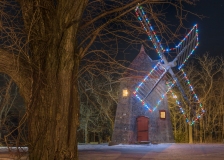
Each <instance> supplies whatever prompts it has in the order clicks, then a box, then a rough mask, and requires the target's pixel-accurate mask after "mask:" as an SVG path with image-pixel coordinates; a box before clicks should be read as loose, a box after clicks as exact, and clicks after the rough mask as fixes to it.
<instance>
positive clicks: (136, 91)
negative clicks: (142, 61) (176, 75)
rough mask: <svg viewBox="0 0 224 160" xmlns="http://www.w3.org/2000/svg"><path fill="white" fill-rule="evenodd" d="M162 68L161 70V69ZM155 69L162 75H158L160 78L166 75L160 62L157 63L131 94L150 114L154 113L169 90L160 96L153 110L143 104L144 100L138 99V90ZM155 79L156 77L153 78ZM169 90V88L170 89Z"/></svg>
mask: <svg viewBox="0 0 224 160" xmlns="http://www.w3.org/2000/svg"><path fill="white" fill-rule="evenodd" d="M161 67H162V69H161ZM156 69H159V70H162V71H163V73H160V74H161V75H160V77H159V79H160V78H162V76H163V75H164V74H165V73H166V69H165V68H164V67H163V66H162V65H161V64H160V62H158V63H157V64H156V65H155V67H154V68H153V69H152V70H151V71H150V72H149V73H148V74H147V76H145V78H144V79H143V81H142V82H140V83H139V85H138V86H137V87H136V89H135V91H134V92H133V94H134V95H135V97H136V98H137V99H138V100H139V101H140V102H141V103H142V105H143V106H145V107H146V108H147V109H148V110H149V111H150V112H152V111H154V110H155V109H156V108H157V107H158V106H159V104H160V103H161V101H162V100H163V99H164V97H165V95H166V94H167V93H168V92H169V89H168V91H167V92H166V93H165V94H163V95H162V97H161V98H160V100H159V101H158V102H157V104H156V105H155V106H154V107H153V110H152V109H151V107H150V106H149V105H148V104H147V103H145V101H144V99H143V98H141V97H140V95H139V94H138V92H139V89H140V88H141V87H142V85H143V84H144V83H145V81H146V80H147V79H148V78H149V77H150V76H152V74H153V73H154V72H155V71H156ZM155 77H157V75H156V76H155ZM170 89H171V88H170Z"/></svg>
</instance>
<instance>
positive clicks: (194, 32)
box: [134, 6, 204, 124]
mask: <svg viewBox="0 0 224 160" xmlns="http://www.w3.org/2000/svg"><path fill="white" fill-rule="evenodd" d="M135 12H136V15H137V17H138V19H139V21H140V22H141V25H142V27H143V28H144V30H145V31H146V33H147V35H148V36H149V39H150V40H151V41H152V43H153V45H154V48H155V50H156V52H157V53H158V54H159V56H160V58H161V61H162V62H163V63H164V64H162V65H161V64H160V63H158V64H157V65H156V66H155V67H154V68H153V69H152V70H151V71H150V73H149V75H148V76H146V78H144V80H143V81H142V82H141V83H140V84H139V85H138V87H137V88H136V91H135V92H134V94H135V96H136V97H137V98H138V99H139V100H140V101H141V102H142V104H143V105H144V106H146V107H147V108H148V109H149V110H150V111H154V110H155V108H156V107H157V106H158V105H159V103H160V102H161V101H162V100H163V99H164V96H165V95H166V94H167V93H168V92H169V91H170V92H172V87H173V86H174V84H175V85H176V86H177V87H178V89H179V90H180V92H181V94H182V96H183V97H184V99H185V100H186V101H188V102H187V104H190V102H189V99H188V97H187V96H186V94H185V92H184V90H183V88H182V86H181V83H180V82H179V80H178V78H177V77H176V75H175V74H174V72H173V70H172V67H175V66H176V63H177V66H178V69H179V70H181V72H183V73H182V74H183V75H184V77H185V80H186V79H187V78H186V77H187V76H186V73H184V71H183V70H182V67H183V66H184V64H185V63H186V61H187V60H188V59H189V57H190V56H191V55H192V54H193V52H194V51H195V49H196V48H197V46H198V44H199V42H198V29H197V25H195V26H194V27H193V28H192V29H191V30H190V32H189V33H188V34H187V35H186V36H185V38H184V39H183V40H182V41H181V42H180V43H179V44H178V45H177V46H175V47H174V48H171V49H166V50H164V49H163V47H162V45H161V42H160V41H159V39H158V37H157V36H156V33H155V31H154V29H153V27H152V25H151V24H150V21H149V19H148V18H147V16H146V14H145V12H144V11H143V9H142V7H141V6H137V7H136V9H135ZM171 50H176V53H177V56H176V57H175V58H174V59H173V60H172V61H171V62H168V61H167V59H166V57H165V56H164V52H169V51H171ZM159 64H160V66H163V68H164V71H163V72H162V73H159V72H158V73H157V72H156V69H155V68H157V67H158V66H159ZM167 71H168V73H169V74H170V75H171V77H172V79H173V83H172V85H170V86H168V87H167V89H166V90H165V91H164V89H161V88H159V86H160V85H158V84H159V83H160V81H161V79H162V78H163V77H164V76H167V75H169V74H168V73H167ZM151 74H152V75H153V74H158V75H157V79H154V80H153V78H152V76H150V75H151ZM146 81H147V82H149V81H150V82H151V83H152V84H151V85H148V83H146V84H147V85H146V84H144V83H145V82H146ZM187 84H188V85H189V84H190V81H189V80H188V79H187ZM145 86H147V87H145ZM189 87H190V91H191V92H192V93H193V94H194V98H195V97H196V98H197V95H196V94H195V93H194V91H193V87H192V86H191V85H190V86H189ZM159 91H162V92H161V93H160V94H161V95H162V96H161V99H160V100H159V101H158V102H157V104H156V105H155V104H150V102H146V101H147V99H148V97H150V96H151V94H152V93H153V92H159ZM197 103H198V104H200V108H201V114H199V116H197V118H200V116H201V115H202V114H204V110H203V108H202V105H201V103H200V101H199V99H198V102H197ZM152 108H153V109H152ZM189 121H190V120H188V122H189ZM194 122H195V120H192V121H191V124H192V123H194Z"/></svg>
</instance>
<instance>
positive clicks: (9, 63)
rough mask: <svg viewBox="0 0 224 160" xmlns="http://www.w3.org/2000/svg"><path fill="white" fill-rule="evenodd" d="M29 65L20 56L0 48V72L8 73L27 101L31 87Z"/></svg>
mask: <svg viewBox="0 0 224 160" xmlns="http://www.w3.org/2000/svg"><path fill="white" fill-rule="evenodd" d="M29 68H30V67H29V65H28V64H26V63H24V61H23V60H22V59H21V58H20V56H18V55H15V54H12V53H9V52H8V51H5V50H2V49H0V72H2V73H4V74H7V75H9V76H10V77H11V78H12V80H13V81H14V82H15V83H16V84H17V86H18V88H19V89H20V94H21V96H22V97H23V98H24V101H25V102H28V100H29V95H30V89H31V80H30V77H31V72H30V70H29Z"/></svg>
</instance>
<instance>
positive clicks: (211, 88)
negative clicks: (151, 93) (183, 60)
mask: <svg viewBox="0 0 224 160" xmlns="http://www.w3.org/2000/svg"><path fill="white" fill-rule="evenodd" d="M223 65H224V63H223V58H222V57H212V56H211V55H210V54H208V53H206V54H204V55H203V56H202V57H197V58H196V59H195V61H194V62H192V63H191V64H189V65H188V66H187V69H186V71H187V72H188V76H189V79H191V83H192V86H194V89H195V91H196V93H198V96H199V98H200V101H201V102H202V105H203V107H204V109H205V110H206V113H205V116H203V117H202V119H200V120H199V121H198V122H196V123H195V125H194V126H193V134H192V136H193V137H192V138H193V139H194V141H195V142H201V143H202V142H214V141H213V140H212V139H214V140H216V141H218V142H220V141H221V139H222V134H223V131H222V128H223V116H222V115H223V67H224V66H223ZM188 96H189V97H191V95H190V94H189V95H188ZM170 99H171V98H170ZM171 102H172V101H171ZM170 104H171V106H174V105H172V104H173V103H170ZM194 110H195V112H199V111H200V107H199V106H198V108H194ZM185 112H188V108H186V110H185ZM171 113H172V114H171V115H172V119H173V125H174V134H175V137H178V136H179V135H178V134H180V135H181V137H182V139H180V138H179V137H178V138H179V139H177V141H179V142H183V141H185V142H186V137H188V135H186V134H184V133H187V132H188V128H187V127H186V124H187V123H186V122H185V118H184V117H183V116H182V115H181V114H180V111H179V110H176V108H175V107H171ZM180 115H181V116H182V117H181V118H179V116H180ZM187 116H189V114H188V115H187ZM184 124H185V125H184ZM176 128H179V129H180V132H177V131H176V130H177V129H176ZM184 136H185V138H184ZM184 139H185V140H184Z"/></svg>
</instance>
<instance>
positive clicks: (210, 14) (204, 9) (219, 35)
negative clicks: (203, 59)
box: [189, 0, 224, 56]
mask: <svg viewBox="0 0 224 160" xmlns="http://www.w3.org/2000/svg"><path fill="white" fill-rule="evenodd" d="M191 10H192V12H194V13H197V14H200V15H204V16H206V18H203V19H202V20H201V19H199V18H197V17H194V18H195V22H196V23H197V24H198V28H199V41H200V45H199V47H198V49H197V51H196V54H200V55H201V54H203V53H205V52H209V53H210V54H211V55H214V56H221V55H222V56H224V0H200V1H199V2H197V3H196V6H194V7H191ZM194 18H193V19H194ZM189 20H190V19H189ZM190 21H191V20H190Z"/></svg>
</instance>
